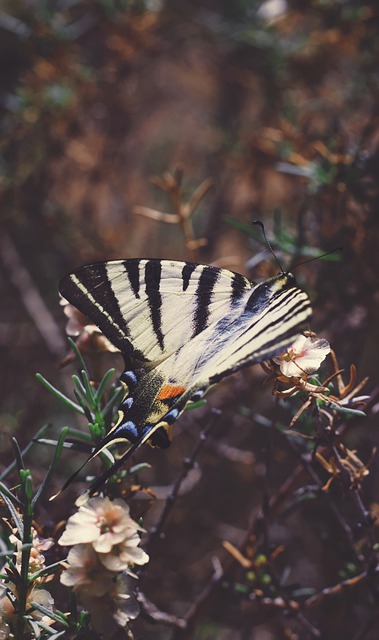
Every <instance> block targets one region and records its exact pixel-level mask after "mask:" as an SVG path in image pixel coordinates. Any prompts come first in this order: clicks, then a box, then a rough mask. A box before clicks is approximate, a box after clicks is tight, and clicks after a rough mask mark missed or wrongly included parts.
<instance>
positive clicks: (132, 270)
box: [122, 259, 140, 298]
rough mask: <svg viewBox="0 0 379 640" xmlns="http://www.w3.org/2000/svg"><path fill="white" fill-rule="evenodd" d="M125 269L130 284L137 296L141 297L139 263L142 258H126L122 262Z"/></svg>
mask: <svg viewBox="0 0 379 640" xmlns="http://www.w3.org/2000/svg"><path fill="white" fill-rule="evenodd" d="M122 264H123V266H124V269H125V271H126V273H127V275H128V278H129V282H130V286H131V288H132V291H133V293H134V295H135V297H136V298H140V294H139V289H140V277H139V265H140V260H137V259H136V260H124V262H123V263H122Z"/></svg>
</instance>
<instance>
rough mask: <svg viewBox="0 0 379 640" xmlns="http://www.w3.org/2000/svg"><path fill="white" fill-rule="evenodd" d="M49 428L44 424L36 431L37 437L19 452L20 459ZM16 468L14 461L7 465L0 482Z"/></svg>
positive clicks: (48, 425)
mask: <svg viewBox="0 0 379 640" xmlns="http://www.w3.org/2000/svg"><path fill="white" fill-rule="evenodd" d="M50 428H51V424H45V425H44V426H43V427H41V429H39V431H37V435H36V436H35V437H34V438H33V439H32V440H31V441H30V442H29V443H28V444H27V445H26V447H25V448H24V449H23V450H22V452H21V456H22V458H25V456H26V454H27V453H28V452H29V450H30V449H31V448H32V446H33V445H34V444H35V443H36V442H38V438H39V437H40V436H43V435H45V433H46V431H47V430H48V429H50ZM16 466H17V462H16V460H14V461H13V462H11V464H10V465H8V467H7V468H6V469H4V470H3V472H2V473H1V474H0V480H4V478H6V477H7V476H8V475H9V474H10V473H11V472H12V471H13V470H14V469H15V467H16Z"/></svg>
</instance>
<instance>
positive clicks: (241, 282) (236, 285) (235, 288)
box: [230, 273, 246, 307]
mask: <svg viewBox="0 0 379 640" xmlns="http://www.w3.org/2000/svg"><path fill="white" fill-rule="evenodd" d="M245 293H246V278H244V277H243V276H241V274H240V273H235V274H234V277H233V280H232V291H231V294H230V303H231V305H232V307H234V306H235V305H236V304H238V302H239V300H240V299H241V298H242V296H243V295H244V294H245Z"/></svg>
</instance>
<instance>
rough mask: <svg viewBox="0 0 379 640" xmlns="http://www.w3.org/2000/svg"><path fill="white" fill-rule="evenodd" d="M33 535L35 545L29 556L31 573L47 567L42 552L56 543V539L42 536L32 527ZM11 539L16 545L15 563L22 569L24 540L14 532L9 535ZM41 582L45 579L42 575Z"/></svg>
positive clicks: (29, 571)
mask: <svg viewBox="0 0 379 640" xmlns="http://www.w3.org/2000/svg"><path fill="white" fill-rule="evenodd" d="M32 536H33V543H32V544H33V546H32V548H31V550H30V557H29V570H28V573H29V574H33V573H37V571H41V570H42V569H44V568H45V556H44V555H43V554H42V553H41V552H42V551H47V550H48V549H50V547H51V546H52V545H53V544H54V540H52V539H51V538H41V537H40V536H39V535H38V533H37V531H36V530H35V529H34V528H33V527H32ZM9 541H10V542H11V544H14V545H15V547H16V551H15V560H14V562H15V565H16V567H17V568H19V569H20V567H21V557H22V541H21V540H20V539H19V538H18V537H17V535H15V533H12V534H11V535H10V536H9ZM39 581H40V582H42V581H43V578H42V577H41V578H40V580H39Z"/></svg>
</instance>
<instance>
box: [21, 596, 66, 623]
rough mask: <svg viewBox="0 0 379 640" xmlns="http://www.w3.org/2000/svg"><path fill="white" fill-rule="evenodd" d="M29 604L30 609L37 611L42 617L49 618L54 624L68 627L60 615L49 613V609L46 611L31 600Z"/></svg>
mask: <svg viewBox="0 0 379 640" xmlns="http://www.w3.org/2000/svg"><path fill="white" fill-rule="evenodd" d="M29 604H30V606H31V607H32V609H34V610H35V611H39V612H40V613H42V614H43V615H44V616H48V617H49V618H51V619H52V620H54V621H55V622H59V623H60V624H63V625H64V626H66V627H68V626H69V624H68V622H67V620H65V618H64V617H63V616H62V614H61V615H59V614H57V613H55V612H54V611H50V609H46V607H43V606H42V605H41V604H38V602H33V600H32V601H31V602H30V603H29Z"/></svg>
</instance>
